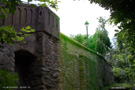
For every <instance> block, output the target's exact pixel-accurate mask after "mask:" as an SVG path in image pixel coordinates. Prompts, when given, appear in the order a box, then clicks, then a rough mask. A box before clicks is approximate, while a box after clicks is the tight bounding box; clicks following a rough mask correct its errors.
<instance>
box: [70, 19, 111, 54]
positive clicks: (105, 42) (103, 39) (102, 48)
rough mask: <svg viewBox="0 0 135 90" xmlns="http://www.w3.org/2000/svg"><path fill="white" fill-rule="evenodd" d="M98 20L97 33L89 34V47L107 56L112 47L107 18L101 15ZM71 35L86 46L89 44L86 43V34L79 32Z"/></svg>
mask: <svg viewBox="0 0 135 90" xmlns="http://www.w3.org/2000/svg"><path fill="white" fill-rule="evenodd" d="M98 21H99V27H98V28H97V30H96V33H95V34H94V35H93V36H89V39H88V43H89V46H88V48H90V49H92V50H93V51H96V52H99V53H100V54H102V55H103V56H105V54H106V53H107V52H108V51H109V49H110V48H111V42H110V39H109V37H108V32H107V30H106V29H105V24H106V22H107V20H105V19H104V18H102V17H99V19H98ZM70 37H71V38H72V39H74V40H76V41H78V42H79V43H81V44H83V45H85V46H86V45H87V44H86V42H87V41H86V40H87V37H86V35H81V34H78V35H76V36H73V35H72V36H70Z"/></svg>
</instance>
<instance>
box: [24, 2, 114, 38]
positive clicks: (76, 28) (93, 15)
mask: <svg viewBox="0 0 135 90" xmlns="http://www.w3.org/2000/svg"><path fill="white" fill-rule="evenodd" d="M22 1H27V0H22ZM59 1H60V3H59V4H58V8H59V10H58V11H55V10H54V9H51V10H53V11H54V12H55V13H56V14H57V15H58V16H59V17H60V31H61V32H62V33H63V34H65V35H67V36H70V34H72V35H76V34H79V33H80V34H86V27H85V25H84V23H85V22H86V21H88V22H89V28H88V29H89V31H88V32H89V34H90V35H93V34H94V33H95V30H96V28H97V27H98V20H97V18H99V17H100V16H102V17H103V18H106V19H108V18H109V17H110V12H109V11H107V10H104V8H101V7H100V6H99V5H98V4H90V2H89V1H88V0H59ZM33 3H35V2H33ZM115 28H116V27H112V26H110V25H109V24H107V25H106V29H107V30H108V32H109V37H110V39H112V37H113V36H114V33H115V32H114V29H115Z"/></svg>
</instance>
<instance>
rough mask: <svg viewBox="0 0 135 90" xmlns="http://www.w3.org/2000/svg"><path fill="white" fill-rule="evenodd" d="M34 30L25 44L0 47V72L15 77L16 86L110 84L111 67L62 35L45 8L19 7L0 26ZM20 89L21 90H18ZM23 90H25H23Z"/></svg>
mask: <svg viewBox="0 0 135 90" xmlns="http://www.w3.org/2000/svg"><path fill="white" fill-rule="evenodd" d="M3 25H13V26H14V28H15V30H16V31H19V30H20V28H22V27H25V26H28V25H29V26H31V27H32V28H34V29H35V30H36V32H35V33H32V34H31V36H29V37H26V38H25V41H26V43H25V44H23V43H14V44H13V46H9V45H6V44H5V45H4V48H0V69H3V70H8V71H10V72H12V73H14V72H17V73H18V75H19V82H18V86H22V85H23V86H27V87H30V89H29V90H100V89H99V88H100V87H102V86H104V85H108V84H111V83H113V73H112V67H111V66H110V65H109V64H108V63H107V62H106V61H105V59H104V58H103V57H102V56H100V55H99V54H97V53H96V52H93V51H91V50H90V49H87V48H86V47H84V46H82V45H80V44H78V43H76V42H75V41H72V40H70V39H69V38H67V37H66V36H64V35H62V36H61V38H60V30H59V18H58V16H57V15H55V14H54V13H53V12H52V11H51V10H50V9H49V8H47V7H45V8H42V7H36V8H32V7H30V6H29V5H19V6H18V7H17V9H16V11H15V15H11V14H9V15H8V16H7V18H6V19H5V20H0V26H3ZM19 90H22V89H19ZM23 90H26V89H23Z"/></svg>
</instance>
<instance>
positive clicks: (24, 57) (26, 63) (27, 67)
mask: <svg viewBox="0 0 135 90" xmlns="http://www.w3.org/2000/svg"><path fill="white" fill-rule="evenodd" d="M35 58H36V57H35V56H34V55H32V54H31V53H29V52H28V51H24V50H20V51H17V52H15V72H17V73H18V76H19V81H18V88H20V89H17V90H22V89H21V87H24V88H26V89H23V90H27V88H31V89H32V87H31V85H30V83H31V81H32V75H33V64H34V62H35Z"/></svg>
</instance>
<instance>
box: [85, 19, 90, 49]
mask: <svg viewBox="0 0 135 90" xmlns="http://www.w3.org/2000/svg"><path fill="white" fill-rule="evenodd" d="M88 25H89V23H88V22H87V21H86V22H85V26H86V34H87V47H88V46H89V43H88Z"/></svg>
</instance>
